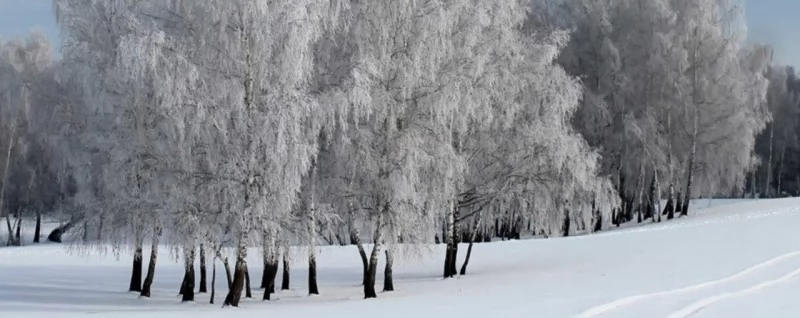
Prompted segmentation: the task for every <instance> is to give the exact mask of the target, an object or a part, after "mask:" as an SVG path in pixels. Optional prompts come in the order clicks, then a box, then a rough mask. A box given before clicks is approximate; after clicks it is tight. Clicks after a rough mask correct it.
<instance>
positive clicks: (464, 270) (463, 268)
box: [459, 213, 530, 275]
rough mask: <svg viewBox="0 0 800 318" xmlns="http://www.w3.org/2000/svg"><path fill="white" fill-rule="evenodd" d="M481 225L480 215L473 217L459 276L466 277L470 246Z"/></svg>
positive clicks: (470, 252)
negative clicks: (473, 222)
mask: <svg viewBox="0 0 800 318" xmlns="http://www.w3.org/2000/svg"><path fill="white" fill-rule="evenodd" d="M480 224H481V214H480V213H478V214H477V215H476V216H475V225H474V226H473V228H472V235H470V237H469V245H468V246H467V255H466V258H465V259H464V264H462V265H461V271H460V272H459V275H466V274H467V265H469V258H470V257H471V256H472V245H473V244H474V243H475V236H477V235H478V229H479V228H480ZM528 226H529V227H530V221H529V222H528Z"/></svg>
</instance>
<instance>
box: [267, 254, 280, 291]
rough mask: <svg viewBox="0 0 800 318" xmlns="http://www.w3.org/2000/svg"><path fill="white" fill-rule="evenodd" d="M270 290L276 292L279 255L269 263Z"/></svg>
mask: <svg viewBox="0 0 800 318" xmlns="http://www.w3.org/2000/svg"><path fill="white" fill-rule="evenodd" d="M269 269H270V270H269V287H268V289H269V292H270V294H274V293H275V278H277V277H278V257H277V255H276V256H275V257H274V258H272V259H271V260H270V265H269Z"/></svg>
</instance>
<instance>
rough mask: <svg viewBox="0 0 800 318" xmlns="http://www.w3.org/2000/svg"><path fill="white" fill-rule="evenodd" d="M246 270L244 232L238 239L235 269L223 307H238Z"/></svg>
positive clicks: (245, 238) (245, 240)
mask: <svg viewBox="0 0 800 318" xmlns="http://www.w3.org/2000/svg"><path fill="white" fill-rule="evenodd" d="M246 270H247V234H246V232H245V233H243V234H241V235H240V237H239V246H238V248H237V250H236V269H235V271H234V274H233V283H231V286H230V290H228V295H227V296H225V303H224V304H223V306H233V307H239V300H241V298H242V290H243V289H244V280H245V277H244V272H245V271H246Z"/></svg>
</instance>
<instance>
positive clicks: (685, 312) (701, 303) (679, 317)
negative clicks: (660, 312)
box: [668, 268, 800, 318]
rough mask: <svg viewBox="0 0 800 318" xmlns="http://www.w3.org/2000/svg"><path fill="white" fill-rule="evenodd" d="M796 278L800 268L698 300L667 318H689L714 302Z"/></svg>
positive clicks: (799, 273) (744, 294)
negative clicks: (746, 286)
mask: <svg viewBox="0 0 800 318" xmlns="http://www.w3.org/2000/svg"><path fill="white" fill-rule="evenodd" d="M797 276H800V268H798V269H795V270H793V271H791V272H789V273H787V274H785V275H783V276H781V277H779V278H776V279H773V280H768V281H764V282H761V283H758V284H756V285H753V286H751V287H748V288H745V289H742V290H738V291H733V292H725V293H722V294H718V295H714V296H710V297H706V298H703V299H700V300H698V301H696V302H694V303H692V304H691V305H689V306H686V307H684V308H681V309H680V310H678V311H675V312H673V313H671V314H670V315H669V316H668V317H669V318H684V317H689V316H691V315H694V314H696V313H697V312H699V311H701V310H703V309H705V308H706V307H708V306H710V305H713V304H714V303H716V302H719V301H722V300H725V299H728V298H733V297H741V296H746V295H748V294H752V293H755V292H758V291H760V290H762V289H765V288H769V287H772V286H774V285H778V284H781V283H785V282H788V281H790V280H792V279H793V278H795V277H797Z"/></svg>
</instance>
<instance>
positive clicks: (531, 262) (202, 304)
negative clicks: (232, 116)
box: [0, 199, 800, 318]
mask: <svg viewBox="0 0 800 318" xmlns="http://www.w3.org/2000/svg"><path fill="white" fill-rule="evenodd" d="M709 206H711V207H709V208H707V209H704V210H702V211H697V212H698V213H695V214H694V215H692V216H691V217H689V218H684V219H679V220H676V221H673V222H665V223H661V224H655V225H648V226H643V227H636V228H625V229H618V230H613V231H608V232H604V233H601V234H597V235H587V236H580V237H573V238H563V239H549V240H528V241H512V242H498V243H492V244H478V245H476V246H475V250H474V251H473V257H474V258H473V259H472V261H471V264H470V271H469V273H468V275H467V276H464V277H461V278H457V279H452V280H447V281H443V280H441V279H440V278H439V275H440V274H441V268H442V263H441V262H442V259H443V257H442V255H443V253H444V250H443V248H442V247H441V246H437V247H434V248H432V250H431V251H428V252H426V254H425V256H423V257H418V258H416V259H415V260H414V261H406V262H403V263H399V264H396V267H395V288H396V289H397V290H398V291H396V292H392V293H382V294H379V298H378V299H374V300H363V299H361V289H360V287H359V286H358V284H359V281H360V275H361V265H360V259H359V257H358V253H357V251H356V249H355V248H354V247H328V248H322V249H321V250H320V254H319V255H318V262H319V263H318V268H319V273H318V277H319V280H320V291H321V293H322V295H320V296H315V297H307V296H305V293H306V290H305V285H304V284H305V275H306V272H305V270H304V268H303V267H304V265H302V263H303V262H302V261H301V260H302V254H299V255H297V256H298V257H297V261H296V262H295V266H294V268H293V269H292V270H293V271H292V285H293V286H292V287H293V289H294V290H292V291H289V292H279V294H278V295H277V298H279V299H278V300H277V301H272V302H262V301H260V300H250V299H248V300H246V301H243V302H242V304H241V308H238V309H222V308H220V307H219V305H209V304H207V300H208V295H206V294H198V295H197V299H198V301H197V302H196V303H192V304H181V303H180V301H179V299H180V298H179V297H178V296H177V295H176V294H177V290H178V287H179V284H180V281H181V275H182V270H181V268H180V266H179V265H178V264H177V263H175V262H173V261H172V259H170V256H169V254H170V252H169V250H168V249H167V248H163V249H162V251H161V253H162V255H164V256H165V257H162V258H160V261H161V262H162V263H161V264H160V266H159V267H158V270H157V272H156V278H155V285H154V294H153V298H152V299H138V298H137V295H134V294H129V293H126V292H125V290H126V289H127V285H128V279H129V271H130V268H129V267H130V256H128V255H121V257H120V259H119V261H118V260H117V259H116V258H115V257H114V256H113V255H106V256H97V255H94V256H80V255H76V254H74V253H69V252H68V251H67V250H65V249H64V248H63V247H62V246H59V245H46V246H38V247H22V248H2V249H0V317H86V316H87V314H90V316H95V317H140V316H147V317H179V316H187V317H219V316H222V315H225V317H259V316H265V315H269V316H274V317H282V318H284V317H366V316H368V315H373V314H378V315H379V316H380V317H432V316H436V317H502V316H507V315H508V316H536V317H688V316H693V317H800V303H798V302H797V295H798V290H800V231H798V230H797V229H796V227H797V225H798V224H800V199H781V200H759V201H740V202H733V201H732V202H728V203H726V204H722V205H715V204H711V205H709ZM464 251H465V250H464V249H462V250H461V252H462V253H461V254H462V255H461V256H462V257H463V254H464V253H463V252H464ZM298 253H302V252H300V251H298ZM250 254H251V256H253V257H252V258H251V259H250V260H249V266H250V268H251V271H252V273H254V274H253V280H254V284H256V285H257V283H258V282H259V281H260V277H261V275H260V271H261V269H260V263H261V262H260V261H259V260H258V254H257V252H256V251H255V250H254V251H253V252H251V253H250ZM218 267H221V266H218ZM209 275H210V274H209ZM279 276H280V275H279ZM379 276H380V274H379ZM217 279H218V281H217V288H218V290H217V292H218V295H217V303H218V304H219V303H221V302H222V300H223V298H224V294H225V291H226V290H225V289H226V288H223V287H222V286H223V285H224V280H225V279H224V273H223V272H222V271H221V269H220V268H218V269H217ZM378 280H379V282H381V281H382V277H379V279H378ZM380 285H381V284H380V283H379V284H378V286H377V287H378V288H379V289H380ZM254 293H255V296H256V297H257V299H260V297H261V291H260V290H254Z"/></svg>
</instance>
